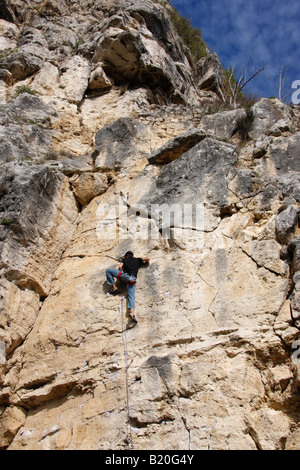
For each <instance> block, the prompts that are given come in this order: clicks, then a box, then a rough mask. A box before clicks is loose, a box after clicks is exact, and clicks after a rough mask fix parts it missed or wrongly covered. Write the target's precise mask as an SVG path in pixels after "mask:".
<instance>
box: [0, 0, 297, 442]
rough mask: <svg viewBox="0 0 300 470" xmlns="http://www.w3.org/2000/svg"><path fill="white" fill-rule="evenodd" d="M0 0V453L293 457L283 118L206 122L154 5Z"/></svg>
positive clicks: (273, 113) (293, 354)
mask: <svg viewBox="0 0 300 470" xmlns="http://www.w3.org/2000/svg"><path fill="white" fill-rule="evenodd" d="M4 3H5V12H6V13H5V18H3V19H2V20H1V21H2V23H1V25H2V29H3V31H4V33H3V38H5V39H6V40H9V41H11V42H10V44H9V47H10V49H9V52H8V49H7V48H6V45H7V43H5V48H4V50H5V51H6V54H5V57H4V58H3V57H2V58H1V59H0V62H1V67H2V68H3V70H6V71H7V72H5V74H4V73H3V74H2V75H1V77H4V76H5V77H10V79H11V80H12V81H11V82H10V81H9V79H8V78H7V79H6V81H3V83H4V84H3V86H4V88H5V94H4V96H5V97H6V101H5V103H3V104H2V105H1V114H0V119H1V133H2V136H3V138H2V141H1V142H2V143H1V145H2V153H1V155H2V157H0V158H2V160H3V164H2V170H1V175H0V217H1V226H0V229H1V232H0V233H1V245H0V250H1V264H0V269H1V281H0V289H1V292H0V301H1V316H0V327H1V329H0V382H1V387H2V388H1V393H0V443H1V448H2V449H6V448H8V449H24V450H25V449H58V450H63V449H128V448H130V447H133V448H134V449H158V450H162V449H182V450H186V449H191V450H196V449H247V450H248V449H249V450H256V449H263V450H274V449H299V424H298V423H299V383H300V382H299V364H298V354H297V351H298V348H299V347H298V337H299V327H300V323H299V318H300V317H299V315H300V313H299V311H300V307H299V269H300V264H299V249H300V248H299V236H300V232H299V211H300V209H299V207H300V176H299V140H300V134H299V127H298V121H297V114H296V113H295V111H293V110H292V109H291V108H290V107H288V106H286V105H284V104H283V103H281V102H279V101H278V100H266V99H262V100H259V101H258V102H257V103H256V104H255V105H254V106H253V108H252V112H253V116H254V117H253V122H252V125H251V129H250V130H249V140H247V141H243V140H242V138H241V136H240V134H239V129H240V126H239V123H240V120H241V119H243V118H245V116H246V112H245V111H244V110H240V109H239V110H234V111H225V112H222V113H217V114H213V115H211V114H209V115H207V111H208V109H209V108H208V107H209V105H211V103H217V100H218V97H217V94H215V92H212V91H201V90H200V89H199V88H198V86H197V85H195V82H194V77H193V73H192V70H191V64H190V58H189V55H188V54H187V51H186V49H185V48H184V47H183V45H181V43H180V40H179V38H177V37H176V33H175V32H174V30H173V28H172V27H171V24H170V22H169V19H168V16H167V14H166V10H165V8H168V6H167V5H166V6H165V7H163V6H162V5H160V4H158V3H153V2H143V3H139V2H126V5H125V3H124V4H123V3H121V2H119V3H118V2H101V7H100V4H99V5H98V3H97V2H90V3H89V2H80V4H79V2H75V1H73V2H55V1H54V0H52V1H51V2H49V1H48V2H39V3H36V5H34V6H33V5H31V6H30V8H29V6H28V5H27V6H26V8H25V5H24V2H23V3H22V4H21V3H19V2H17V1H13V2H8V1H6V2H4ZM32 3H33V2H32ZM124 6H125V8H124ZM120 7H121V8H120ZM46 19H47V21H46ZM13 22H14V23H13ZM3 44H4V43H3ZM1 47H2V46H1ZM16 47H17V49H18V50H17V51H16V50H14V49H15V48H16ZM209 63H210V62H209ZM179 64H180V66H179ZM202 66H203V64H202ZM218 67H219V66H218ZM218 67H217V69H215V70H214V73H217V72H218V71H219V68H218ZM183 70H185V72H184V73H183V72H182V71H183ZM204 70H205V73H207V68H205V67H204ZM218 73H219V72H218ZM207 80H208V78H207V77H205V81H206V82H207V83H208V82H209V80H208V81H207ZM199 82H201V80H199ZM217 82H218V81H217ZM214 83H216V80H215V82H214ZM18 86H23V87H25V86H26V87H27V88H25V89H23V90H25V91H26V92H25V93H21V94H19V95H18V96H15V93H16V91H17V87H18ZM28 87H29V88H28ZM32 90H35V91H36V92H37V93H38V94H36V95H32V94H31V93H28V91H32ZM95 90H96V92H95ZM1 96H2V95H1ZM8 98H9V99H8ZM5 152H6V153H5ZM129 249H130V250H132V251H133V252H134V253H135V254H136V255H137V256H148V257H149V258H150V263H149V266H147V267H146V268H145V269H141V270H140V272H139V276H138V283H137V294H136V315H137V319H138V324H137V325H136V326H135V327H134V328H132V324H131V322H130V319H129V318H128V316H127V312H126V286H123V287H121V291H122V292H123V295H122V294H120V295H118V296H111V295H110V294H109V293H108V287H107V285H106V282H105V271H106V269H107V268H109V267H117V266H118V263H119V261H120V259H121V257H122V255H123V254H124V253H125V251H127V250H129Z"/></svg>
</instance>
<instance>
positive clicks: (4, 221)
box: [0, 217, 12, 227]
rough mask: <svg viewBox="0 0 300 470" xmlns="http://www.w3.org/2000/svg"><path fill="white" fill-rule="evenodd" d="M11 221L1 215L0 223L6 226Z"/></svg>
mask: <svg viewBox="0 0 300 470" xmlns="http://www.w3.org/2000/svg"><path fill="white" fill-rule="evenodd" d="M11 223H12V221H11V220H9V219H7V218H6V217H3V219H1V221H0V225H6V226H7V227H8V226H9V225H10V224H11Z"/></svg>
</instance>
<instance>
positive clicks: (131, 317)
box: [129, 313, 137, 323]
mask: <svg viewBox="0 0 300 470" xmlns="http://www.w3.org/2000/svg"><path fill="white" fill-rule="evenodd" d="M129 318H130V319H131V320H132V321H133V322H134V323H137V319H136V318H135V315H134V314H133V313H129Z"/></svg>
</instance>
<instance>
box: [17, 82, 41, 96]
mask: <svg viewBox="0 0 300 470" xmlns="http://www.w3.org/2000/svg"><path fill="white" fill-rule="evenodd" d="M22 93H29V94H30V95H37V94H38V92H37V91H36V90H32V89H31V88H30V87H29V86H27V85H19V86H17V88H16V91H15V95H14V96H15V98H16V97H17V96H19V95H21V94H22Z"/></svg>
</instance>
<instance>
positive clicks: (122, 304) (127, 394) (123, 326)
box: [120, 288, 134, 449]
mask: <svg viewBox="0 0 300 470" xmlns="http://www.w3.org/2000/svg"><path fill="white" fill-rule="evenodd" d="M120 314H121V321H122V340H123V347H124V353H125V378H126V403H127V419H128V427H129V438H130V448H131V449H133V448H134V447H133V441H132V431H131V424H130V421H131V419H130V403H129V383H128V369H129V367H130V366H131V364H132V362H133V359H132V360H131V362H130V364H128V346H127V335H126V326H125V321H124V293H123V288H121V306H120Z"/></svg>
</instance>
